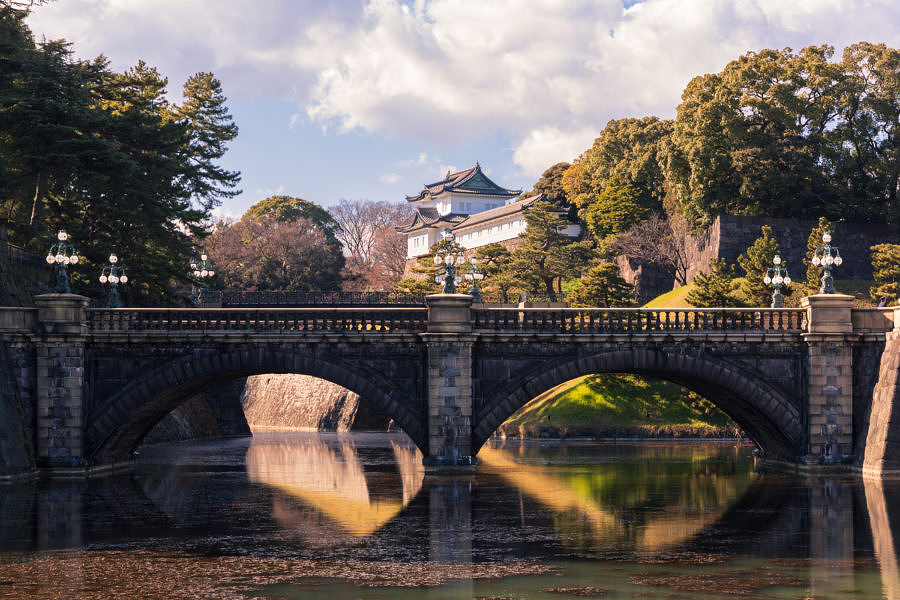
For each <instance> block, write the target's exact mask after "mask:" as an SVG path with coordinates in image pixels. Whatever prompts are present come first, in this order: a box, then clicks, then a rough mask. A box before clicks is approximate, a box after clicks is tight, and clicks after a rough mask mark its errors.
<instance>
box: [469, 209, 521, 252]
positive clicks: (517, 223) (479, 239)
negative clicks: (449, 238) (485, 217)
mask: <svg viewBox="0 0 900 600" xmlns="http://www.w3.org/2000/svg"><path fill="white" fill-rule="evenodd" d="M523 231H525V219H523V218H522V217H521V215H515V216H511V217H510V218H509V219H506V220H504V221H500V222H496V221H495V222H493V223H486V224H485V225H484V226H483V227H479V228H477V229H475V228H473V229H470V230H466V231H464V232H461V233H457V235H456V241H457V242H459V244H460V245H461V246H462V247H463V248H466V249H467V250H468V249H471V248H478V247H480V246H486V245H488V244H493V243H495V242H503V241H506V240H511V239H514V238H517V237H519V234H521V233H522V232H523Z"/></svg>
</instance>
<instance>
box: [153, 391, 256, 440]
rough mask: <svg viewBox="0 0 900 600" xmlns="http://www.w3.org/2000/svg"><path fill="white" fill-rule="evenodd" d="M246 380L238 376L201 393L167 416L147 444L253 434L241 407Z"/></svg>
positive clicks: (157, 426) (154, 429)
mask: <svg viewBox="0 0 900 600" xmlns="http://www.w3.org/2000/svg"><path fill="white" fill-rule="evenodd" d="M243 391H244V380H243V379H235V380H233V381H227V382H225V383H222V384H219V385H217V386H216V387H213V388H210V389H209V390H207V391H205V392H202V393H200V394H197V395H196V396H193V397H191V398H190V399H188V400H187V401H186V402H185V403H184V404H182V405H181V406H179V407H178V408H176V409H175V410H173V411H172V412H170V413H169V414H168V415H166V416H165V417H163V419H162V421H160V422H159V423H158V424H157V425H156V427H154V428H153V430H152V431H151V432H150V433H148V434H147V436H146V437H145V438H144V442H143V443H144V444H159V443H165V442H179V441H184V440H195V439H214V438H223V437H233V436H247V435H250V427H249V426H248V425H247V419H246V418H245V417H244V411H243V409H242V408H241V394H242V393H243Z"/></svg>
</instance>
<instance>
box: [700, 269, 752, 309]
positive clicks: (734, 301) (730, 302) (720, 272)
mask: <svg viewBox="0 0 900 600" xmlns="http://www.w3.org/2000/svg"><path fill="white" fill-rule="evenodd" d="M735 278H736V276H735V273H734V265H729V264H727V263H726V262H725V259H724V258H711V259H710V260H709V267H708V268H707V270H706V272H705V273H699V274H698V275H697V276H696V277H694V281H693V283H694V286H695V287H694V289H692V290H691V291H690V293H689V294H688V295H687V298H686V299H687V301H688V303H689V304H690V305H691V306H696V307H697V308H715V307H738V306H744V302H742V301H741V300H740V299H739V298H737V297H735V296H734V295H732V292H734V291H735V290H736V288H737V282H736V281H735Z"/></svg>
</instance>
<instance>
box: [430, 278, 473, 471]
mask: <svg viewBox="0 0 900 600" xmlns="http://www.w3.org/2000/svg"><path fill="white" fill-rule="evenodd" d="M425 302H426V304H427V305H428V332H427V333H424V334H422V337H423V339H424V340H425V342H426V344H427V346H428V369H427V374H426V394H427V400H428V454H427V456H425V458H424V461H423V462H424V463H425V465H426V467H460V466H466V465H472V464H474V463H475V457H474V456H473V452H472V346H473V345H474V342H475V336H474V335H472V296H469V295H467V294H434V295H431V296H427V297H426V298H425Z"/></svg>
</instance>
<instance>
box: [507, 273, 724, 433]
mask: <svg viewBox="0 0 900 600" xmlns="http://www.w3.org/2000/svg"><path fill="white" fill-rule="evenodd" d="M693 288H694V286H693V285H686V286H682V287H680V288H677V289H674V290H672V291H671V292H668V293H665V294H663V295H661V296H658V297H657V298H654V299H653V300H651V301H650V302H648V303H647V304H646V305H645V306H646V307H647V308H663V307H669V308H681V307H687V306H690V305H689V304H688V303H687V301H686V300H685V297H686V296H687V295H688V294H689V293H690V291H691V290H692V289H693ZM501 431H503V432H504V433H505V434H506V435H525V436H534V437H537V436H540V435H541V433H542V432H543V433H546V434H549V435H565V434H570V435H574V434H594V435H649V436H653V435H717V434H723V433H732V434H733V433H734V431H735V430H734V428H733V425H732V424H731V421H730V419H729V418H728V417H727V416H726V415H725V414H723V413H722V412H720V411H718V410H716V409H715V407H713V406H712V405H711V404H710V403H709V402H707V401H705V400H703V399H700V398H698V397H697V396H695V395H692V394H690V393H689V392H688V391H687V390H685V389H684V388H682V387H681V386H678V385H675V384H673V383H669V382H667V381H662V380H659V379H653V378H644V377H638V376H636V375H626V374H618V373H608V374H602V375H588V376H586V377H580V378H578V379H573V380H572V381H568V382H566V383H564V384H562V385H559V386H557V387H555V388H553V389H552V390H550V391H548V392H546V393H544V394H542V395H540V396H538V397H537V398H535V399H534V400H532V401H531V402H529V403H528V404H527V405H526V406H524V407H522V409H521V410H519V411H518V412H517V413H516V414H514V415H513V416H512V417H510V418H509V419H508V420H507V421H506V423H504V424H503V426H502V427H501Z"/></svg>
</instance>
